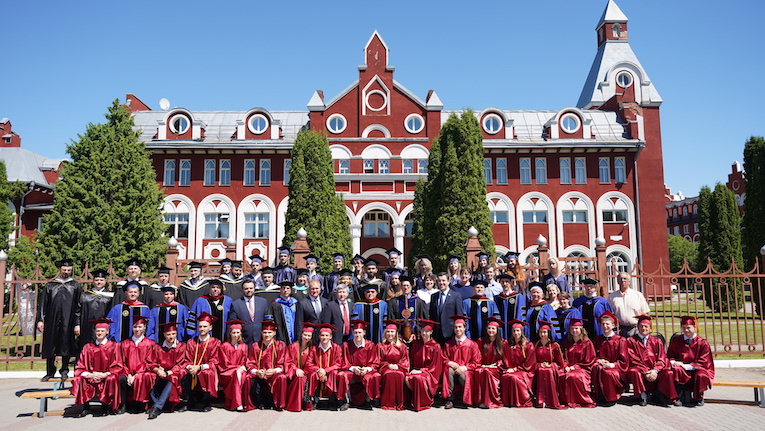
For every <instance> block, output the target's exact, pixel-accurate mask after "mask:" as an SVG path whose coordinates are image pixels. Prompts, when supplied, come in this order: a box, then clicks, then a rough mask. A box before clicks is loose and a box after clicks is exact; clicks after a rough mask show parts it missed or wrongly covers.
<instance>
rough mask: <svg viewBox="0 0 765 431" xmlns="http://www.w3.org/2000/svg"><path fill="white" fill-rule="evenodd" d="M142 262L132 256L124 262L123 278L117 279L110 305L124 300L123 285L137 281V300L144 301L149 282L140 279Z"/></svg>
mask: <svg viewBox="0 0 765 431" xmlns="http://www.w3.org/2000/svg"><path fill="white" fill-rule="evenodd" d="M142 267H143V262H142V261H141V260H139V259H136V258H133V259H129V260H128V261H127V262H125V279H124V280H121V281H118V282H117V285H116V286H115V289H114V298H113V299H112V306H114V305H118V304H121V303H122V301H124V300H125V285H126V284H128V283H138V286H139V287H140V289H139V292H138V300H139V301H141V302H143V303H144V304H145V303H146V295H147V293H148V289H149V283H147V282H146V281H144V280H141V268H142Z"/></svg>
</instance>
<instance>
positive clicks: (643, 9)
mask: <svg viewBox="0 0 765 431" xmlns="http://www.w3.org/2000/svg"><path fill="white" fill-rule="evenodd" d="M7 3H8V4H5V5H4V7H3V9H2V12H0V13H1V14H2V16H3V25H2V28H1V29H2V34H3V35H2V39H1V40H2V50H1V51H0V53H1V54H0V55H1V56H2V57H1V58H2V69H1V70H0V83H2V91H0V118H3V117H5V118H8V119H10V120H11V122H12V124H13V131H14V132H16V133H18V134H19V135H21V137H22V146H23V147H24V148H26V149H29V150H31V151H34V152H37V153H40V154H43V155H45V156H47V157H51V158H64V157H67V154H66V147H67V145H68V144H70V143H71V141H72V140H77V139H78V135H79V134H82V133H84V132H85V130H86V128H87V125H88V124H89V123H100V122H103V121H104V114H105V113H106V111H107V108H108V107H109V106H110V105H111V103H112V101H113V100H115V99H119V100H120V101H123V102H124V100H125V94H127V93H133V94H135V95H136V96H137V97H138V98H139V99H141V100H142V101H143V102H144V103H146V104H147V105H149V107H151V108H152V109H159V100H160V99H161V98H167V99H169V101H170V105H171V106H173V107H175V106H178V107H184V108H187V109H189V110H192V111H194V110H248V109H250V108H253V107H256V106H259V107H264V108H266V109H268V110H272V111H279V110H306V109H307V108H306V105H307V103H308V100H309V99H310V98H311V95H312V94H313V92H314V90H317V89H321V90H323V91H324V94H325V98H326V100H329V99H331V98H332V97H334V96H335V95H336V94H337V93H339V92H340V91H342V90H343V89H344V88H345V87H347V86H348V85H349V84H351V83H352V82H353V81H354V80H356V79H357V78H358V69H357V66H358V65H359V64H361V63H362V62H363V57H362V53H363V48H364V45H365V44H366V42H367V41H368V40H369V37H370V36H371V35H372V33H373V32H374V31H375V30H377V31H378V32H379V33H380V35H381V36H382V38H383V39H384V40H385V42H386V43H387V45H388V48H389V49H390V58H389V64H390V65H392V66H395V67H396V72H395V78H396V80H397V81H398V82H399V83H401V84H402V85H404V86H405V87H407V88H408V89H409V90H411V91H412V92H413V93H414V94H416V95H417V96H419V97H420V98H421V99H423V100H424V99H425V98H426V95H427V93H428V90H430V89H434V90H436V92H437V93H438V95H439V97H440V99H441V101H442V102H443V103H444V109H447V110H448V109H464V108H473V109H476V110H482V109H485V108H487V107H496V108H500V109H552V110H558V109H561V108H565V107H569V106H575V105H576V102H577V101H578V99H579V94H580V93H581V91H582V87H583V85H584V82H585V79H586V77H587V74H588V72H589V70H590V66H591V65H592V61H593V59H594V57H595V54H596V50H597V45H596V33H595V26H596V25H597V23H598V20H599V18H600V16H601V15H602V13H603V10H604V9H605V6H606V4H607V0H545V1H519V0H506V1H503V2H485V3H479V2H469V1H464V0H463V1H451V0H441V1H429V0H420V1H411V0H409V1H399V0H388V1H385V2H359V1H326V2H320V1H315V0H314V1H289V0H283V1H281V2H275V1H269V2H265V1H253V0H249V1H238V0H232V1H221V2H210V1H197V0H186V1H184V2H182V3H181V2H165V1H155V0H153V1H145V0H134V1H130V2H116V1H103V0H100V1H90V0H81V1H76V2H60V1H51V0H43V1H11V2H7ZM617 4H618V6H619V7H620V8H621V10H622V11H623V12H624V14H625V15H626V16H627V17H628V18H629V23H628V29H629V40H630V45H631V47H632V49H633V51H634V52H635V53H636V55H637V57H638V59H639V60H640V62H641V64H642V65H643V68H644V69H645V70H646V72H647V74H648V76H649V77H650V79H651V80H652V81H653V83H654V85H655V86H656V88H657V89H658V91H659V94H660V95H661V97H662V99H663V100H664V103H663V104H662V106H661V127H662V137H663V148H664V176H665V183H666V184H667V186H668V187H670V188H671V190H672V191H673V193H676V192H677V191H682V192H683V194H684V195H685V196H695V195H697V194H698V190H699V189H700V188H701V187H702V186H703V185H710V186H714V184H715V183H716V182H718V181H719V182H722V183H725V182H726V180H727V174H728V173H729V172H730V169H731V164H733V163H734V162H735V161H741V162H743V148H744V144H745V142H746V140H747V139H748V138H749V137H750V136H752V135H755V136H763V135H765V121H763V112H761V108H758V106H760V105H761V104H762V101H763V100H765V85H763V82H762V80H763V78H765V73H763V70H765V67H764V66H765V55H764V53H765V32H763V31H762V23H761V20H762V18H763V17H765V2H762V1H757V0H747V1H744V0H733V1H729V2H720V1H710V0H697V1H695V2H686V1H676V0H617Z"/></svg>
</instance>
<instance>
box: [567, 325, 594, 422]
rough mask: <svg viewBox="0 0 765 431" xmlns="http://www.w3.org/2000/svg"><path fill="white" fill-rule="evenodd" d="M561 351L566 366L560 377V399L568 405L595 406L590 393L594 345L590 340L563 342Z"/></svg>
mask: <svg viewBox="0 0 765 431" xmlns="http://www.w3.org/2000/svg"><path fill="white" fill-rule="evenodd" d="M563 353H564V355H565V358H566V364H567V366H568V367H573V368H574V369H572V370H570V371H568V372H564V373H563V374H562V375H561V377H560V385H559V387H560V389H561V401H562V402H563V403H565V404H566V405H568V406H569V407H595V402H594V401H593V400H592V396H591V394H590V384H591V380H590V371H591V370H592V365H593V364H594V363H595V346H594V345H593V344H592V341H590V340H579V341H578V342H576V343H572V342H571V341H569V340H566V341H564V342H563Z"/></svg>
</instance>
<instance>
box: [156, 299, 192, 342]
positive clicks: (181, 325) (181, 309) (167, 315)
mask: <svg viewBox="0 0 765 431" xmlns="http://www.w3.org/2000/svg"><path fill="white" fill-rule="evenodd" d="M150 317H151V319H150V321H151V325H149V327H148V328H147V329H146V336H147V337H148V338H149V339H150V340H154V341H155V342H156V341H157V340H159V342H160V343H161V342H162V338H163V337H162V332H163V330H162V326H161V325H162V324H163V323H168V322H175V323H177V326H178V339H179V340H180V341H186V340H187V339H188V336H187V334H186V323H187V321H188V320H189V309H188V308H186V306H185V305H183V304H180V303H178V302H173V303H172V304H166V303H164V302H163V303H161V304H159V305H157V306H156V307H154V308H152V309H151V315H150Z"/></svg>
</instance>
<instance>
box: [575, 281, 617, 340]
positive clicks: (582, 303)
mask: <svg viewBox="0 0 765 431" xmlns="http://www.w3.org/2000/svg"><path fill="white" fill-rule="evenodd" d="M582 284H584V295H582V296H580V297H578V298H576V299H575V300H574V302H573V303H572V304H571V306H572V307H574V308H578V309H579V313H580V314H581V317H582V319H585V320H584V329H586V330H587V333H588V334H590V336H591V337H593V338H594V337H596V336H598V335H603V330H602V329H601V327H600V325H598V318H600V316H601V315H603V313H605V312H606V311H611V304H609V303H608V299H606V298H604V297H602V296H599V295H598V280H595V279H594V278H590V277H587V278H585V279H584V280H582Z"/></svg>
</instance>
